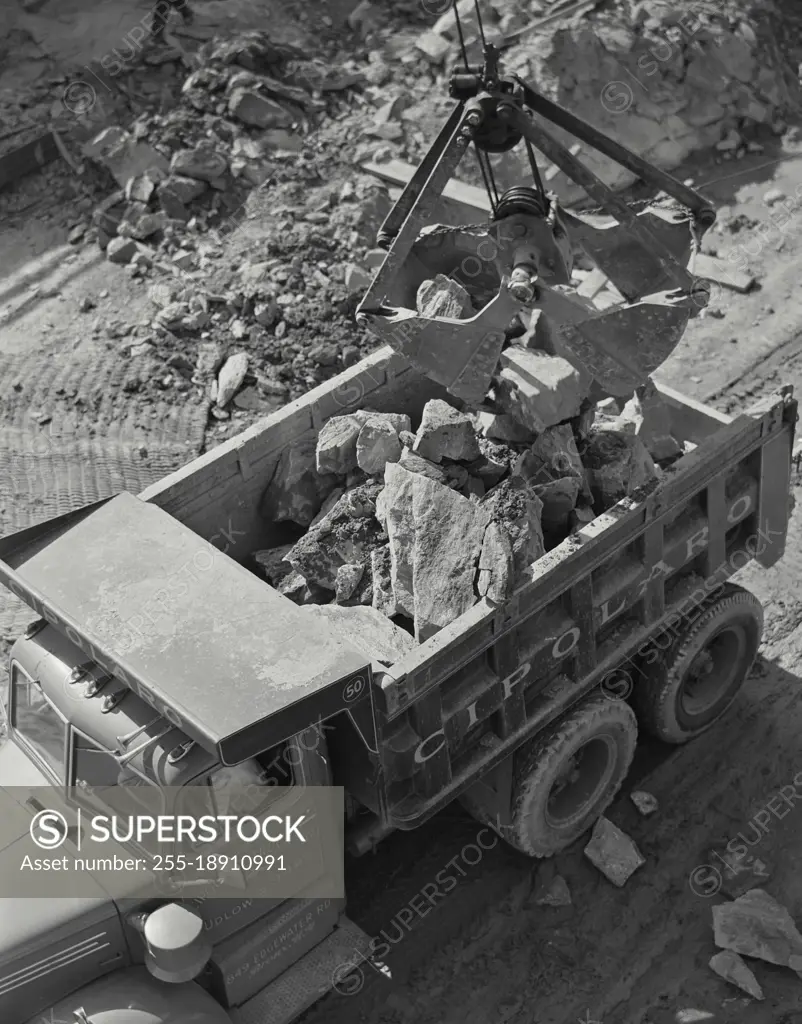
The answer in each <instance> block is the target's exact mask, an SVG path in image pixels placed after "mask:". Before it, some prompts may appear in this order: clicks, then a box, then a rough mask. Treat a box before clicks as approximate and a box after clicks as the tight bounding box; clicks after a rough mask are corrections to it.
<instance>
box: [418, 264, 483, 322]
mask: <svg viewBox="0 0 802 1024" xmlns="http://www.w3.org/2000/svg"><path fill="white" fill-rule="evenodd" d="M416 307H417V310H418V312H419V313H420V314H421V315H422V316H428V317H438V316H439V317H449V318H450V319H452V320H464V319H466V318H467V317H471V316H473V312H474V311H473V303H472V302H471V297H470V295H469V294H468V293H467V291H466V290H465V289H464V288H463V287H462V285H461V284H460V283H459V282H458V281H455V280H454V279H453V278H450V277H446V275H445V274H438V275H437V276H436V277H434V278H432V279H431V280H429V281H424V282H423V284H421V285H420V287H419V288H418V294H417V298H416Z"/></svg>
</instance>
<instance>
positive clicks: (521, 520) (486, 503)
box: [480, 477, 546, 576]
mask: <svg viewBox="0 0 802 1024" xmlns="http://www.w3.org/2000/svg"><path fill="white" fill-rule="evenodd" d="M480 508H482V509H483V510H484V511H485V512H486V513H487V514H488V515H489V517H490V518H491V519H492V520H493V522H496V523H498V524H499V526H501V527H502V528H503V529H504V531H505V532H506V534H507V535H508V537H509V538H510V542H511V543H512V553H513V568H514V572H515V575H516V576H517V575H519V574H520V573H522V572H523V571H524V570H525V569H526V568H527V567H528V566H530V565H531V564H532V562H534V561H536V560H537V559H538V558H540V556H541V555H542V554H544V552H545V550H546V548H545V545H544V543H543V527H542V525H541V513H542V511H543V504H542V502H541V501H540V499H539V498H538V497H537V496H536V495H535V494H534V493H533V492H532V491H531V489H530V488H529V487H527V485H526V484H525V483H524V481H523V480H521V479H520V478H519V477H512V478H510V479H509V480H503V481H502V482H501V483H500V484H498V485H497V486H496V487H494V488H493V490H492V491H488V493H487V494H486V495H485V496H484V498H483V499H482V500H481V502H480Z"/></svg>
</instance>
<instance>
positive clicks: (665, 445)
mask: <svg viewBox="0 0 802 1024" xmlns="http://www.w3.org/2000/svg"><path fill="white" fill-rule="evenodd" d="M616 426H617V427H618V429H620V430H622V431H628V430H629V431H631V432H632V433H634V434H635V435H636V436H637V437H639V438H640V440H641V441H642V442H643V444H644V445H645V447H646V450H647V451H648V453H649V454H650V455H651V457H652V458H653V459H655V460H657V461H659V460H660V459H671V458H675V457H676V456H679V455H681V454H682V445H681V444H680V443H679V442H678V441H677V439H676V438H675V437H674V436H673V435H672V433H671V413H670V411H669V408H668V406H667V405H666V403H665V401H664V400H663V398H662V396H661V395H660V392H659V391H658V390H657V388H656V387H655V386H654V383H653V382H652V381H651V380H649V381H647V382H646V383H645V384H643V385H641V386H640V387H639V388H636V389H635V395H634V396H633V397H632V398H631V399H630V400H629V401H628V402H627V403H626V405H625V406H624V408H623V409H622V410H621V415H620V416H618V417H617V421H616Z"/></svg>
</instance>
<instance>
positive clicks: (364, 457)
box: [356, 419, 403, 476]
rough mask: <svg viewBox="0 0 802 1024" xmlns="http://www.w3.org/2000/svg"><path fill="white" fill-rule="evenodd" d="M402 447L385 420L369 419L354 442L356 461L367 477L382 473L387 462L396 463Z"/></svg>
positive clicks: (396, 435) (391, 427)
mask: <svg viewBox="0 0 802 1024" xmlns="http://www.w3.org/2000/svg"><path fill="white" fill-rule="evenodd" d="M402 450H403V447H402V445H401V441H400V440H399V437H398V434H397V433H396V431H395V430H394V428H393V426H392V424H390V423H388V422H387V421H386V420H379V419H370V420H368V421H367V423H365V425H364V426H363V427H362V429H361V430H360V432H359V437H358V438H357V442H356V461H357V464H358V465H359V468H360V469H361V470H363V471H364V472H365V473H367V474H368V476H373V475H374V474H376V473H384V467H385V466H386V465H387V463H388V462H398V460H399V459H400V458H401V452H402Z"/></svg>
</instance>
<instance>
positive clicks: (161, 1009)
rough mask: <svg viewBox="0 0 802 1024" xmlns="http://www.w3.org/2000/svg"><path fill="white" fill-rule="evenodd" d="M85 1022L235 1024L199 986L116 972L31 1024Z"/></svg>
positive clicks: (138, 970) (137, 970) (141, 971)
mask: <svg viewBox="0 0 802 1024" xmlns="http://www.w3.org/2000/svg"><path fill="white" fill-rule="evenodd" d="M76 1010H82V1011H83V1015H85V1018H84V1016H83V1015H81V1014H80V1013H79V1014H76ZM84 1019H85V1020H86V1021H87V1024H231V1018H230V1017H229V1015H228V1013H226V1011H225V1010H224V1009H223V1008H222V1006H220V1005H219V1003H216V1002H215V1001H214V999H212V997H211V996H210V995H209V993H208V992H206V991H205V990H204V989H202V988H201V987H200V986H199V985H197V984H196V983H195V982H194V981H190V982H187V983H185V984H183V985H170V984H168V983H167V982H162V981H157V980H156V979H155V978H153V977H152V976H151V975H150V974H149V973H148V971H147V969H146V968H145V967H129V968H125V969H123V970H119V971H113V972H112V973H111V974H107V975H106V976H105V977H103V978H99V979H98V980H97V981H93V982H92V983H91V984H89V985H85V986H84V987H83V988H80V989H78V991H77V992H73V993H72V995H69V996H67V997H66V998H65V999H60V1000H59V1001H58V1002H57V1003H54V1005H53V1006H51V1007H50V1008H49V1009H47V1010H43V1011H41V1012H40V1013H37V1014H36V1015H35V1016H33V1017H31V1018H30V1019H29V1020H28V1021H27V1022H26V1024H77V1022H78V1021H82V1020H84Z"/></svg>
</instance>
